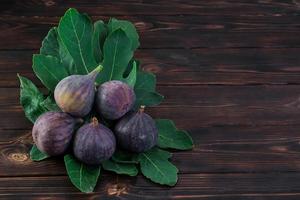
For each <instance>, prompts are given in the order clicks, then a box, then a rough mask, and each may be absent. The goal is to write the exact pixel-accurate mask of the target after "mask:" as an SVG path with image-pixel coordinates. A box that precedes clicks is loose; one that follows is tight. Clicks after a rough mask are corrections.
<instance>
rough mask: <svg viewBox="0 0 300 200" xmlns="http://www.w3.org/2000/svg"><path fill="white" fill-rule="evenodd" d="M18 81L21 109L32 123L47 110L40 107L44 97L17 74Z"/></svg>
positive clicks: (28, 81)
mask: <svg viewBox="0 0 300 200" xmlns="http://www.w3.org/2000/svg"><path fill="white" fill-rule="evenodd" d="M18 77H19V80H20V104H21V105H22V107H23V110H24V112H25V116H26V117H27V118H28V119H29V120H30V121H31V122H32V123H34V122H35V120H36V119H37V118H38V117H39V116H40V115H41V114H43V113H44V112H47V111H48V110H47V109H46V108H45V107H44V106H42V102H43V101H44V95H43V93H41V92H40V91H39V90H38V88H37V87H36V86H35V85H34V84H33V83H32V82H31V81H30V80H29V79H27V78H25V77H22V76H20V75H19V74H18Z"/></svg>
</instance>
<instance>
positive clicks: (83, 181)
mask: <svg viewBox="0 0 300 200" xmlns="http://www.w3.org/2000/svg"><path fill="white" fill-rule="evenodd" d="M64 161H65V166H66V170H67V173H68V176H69V178H70V180H71V182H72V183H73V185H74V186H75V187H77V188H78V189H79V190H80V191H81V192H85V193H90V192H93V190H94V188H95V186H96V184H97V181H98V178H99V175H100V169H101V167H100V166H88V165H85V164H83V163H80V162H79V161H78V160H76V159H75V158H74V157H73V156H72V155H70V154H68V155H65V156H64Z"/></svg>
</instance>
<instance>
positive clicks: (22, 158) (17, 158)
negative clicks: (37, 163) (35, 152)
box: [8, 153, 28, 162]
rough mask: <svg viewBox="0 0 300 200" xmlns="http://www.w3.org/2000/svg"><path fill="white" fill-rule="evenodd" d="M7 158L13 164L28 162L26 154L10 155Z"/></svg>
mask: <svg viewBox="0 0 300 200" xmlns="http://www.w3.org/2000/svg"><path fill="white" fill-rule="evenodd" d="M8 158H9V159H10V160H12V161H15V162H24V161H26V160H28V154H27V153H11V154H9V156H8Z"/></svg>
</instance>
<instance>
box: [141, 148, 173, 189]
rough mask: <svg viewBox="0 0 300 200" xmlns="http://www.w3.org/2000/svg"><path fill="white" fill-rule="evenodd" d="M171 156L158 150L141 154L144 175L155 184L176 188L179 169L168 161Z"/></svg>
mask: <svg viewBox="0 0 300 200" xmlns="http://www.w3.org/2000/svg"><path fill="white" fill-rule="evenodd" d="M169 157H170V154H169V153H168V152H166V151H163V150H160V149H158V148H153V149H151V150H149V151H147V152H144V153H140V154H139V162H140V167H141V171H142V174H143V175H144V176H145V177H147V178H149V179H150V180H151V181H153V182H155V183H159V184H162V185H169V186H174V185H175V184H176V183H177V179H178V178H177V173H178V169H177V168H176V167H175V166H174V165H173V164H172V163H171V162H169V161H168V158H169Z"/></svg>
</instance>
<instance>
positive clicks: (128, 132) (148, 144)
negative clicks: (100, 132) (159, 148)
mask: <svg viewBox="0 0 300 200" xmlns="http://www.w3.org/2000/svg"><path fill="white" fill-rule="evenodd" d="M144 108H145V107H144V106H141V108H140V110H139V111H138V112H131V113H128V114H126V115H125V116H124V117H122V118H121V119H120V121H119V122H118V123H117V125H116V127H115V136H116V139H117V143H118V145H120V147H122V148H123V149H125V150H128V151H131V152H136V153H141V152H145V151H147V150H149V149H151V148H152V147H154V146H155V145H156V144H157V140H158V129H157V127H156V124H155V121H154V120H153V119H152V117H151V116H149V115H148V114H146V113H144Z"/></svg>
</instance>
